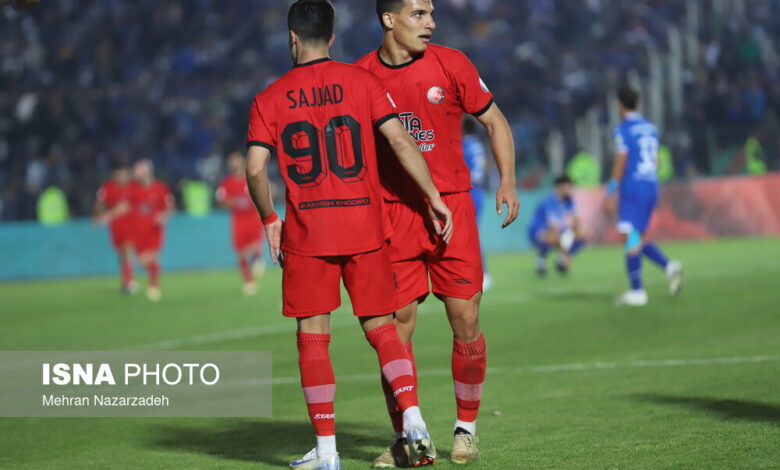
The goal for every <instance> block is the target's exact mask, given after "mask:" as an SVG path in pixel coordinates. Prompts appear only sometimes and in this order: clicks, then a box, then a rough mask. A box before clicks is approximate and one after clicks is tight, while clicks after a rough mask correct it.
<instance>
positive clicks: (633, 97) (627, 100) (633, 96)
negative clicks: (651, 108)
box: [618, 86, 639, 110]
mask: <svg viewBox="0 0 780 470" xmlns="http://www.w3.org/2000/svg"><path fill="white" fill-rule="evenodd" d="M618 101H620V104H622V105H623V107H624V108H626V109H629V110H634V109H636V106H637V105H638V104H639V92H638V91H636V90H634V89H633V88H631V87H630V86H624V87H622V88H620V90H618Z"/></svg>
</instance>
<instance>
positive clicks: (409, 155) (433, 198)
mask: <svg viewBox="0 0 780 470" xmlns="http://www.w3.org/2000/svg"><path fill="white" fill-rule="evenodd" d="M379 131H380V132H381V133H382V134H383V135H384V136H385V138H387V141H388V142H389V144H390V147H391V148H392V149H393V152H394V153H395V154H396V155H397V156H398V161H399V162H400V163H401V165H402V166H403V167H404V170H406V172H407V173H408V174H409V176H411V177H412V179H413V180H414V182H415V183H417V186H418V187H419V188H420V189H421V190H422V192H423V194H424V195H425V197H426V198H428V205H429V206H430V208H431V210H432V214H431V218H432V219H433V226H434V227H435V229H436V233H437V235H440V236H441V237H442V238H443V239H444V242H445V243H449V241H450V239H451V238H452V230H453V227H452V212H450V210H449V208H447V206H446V205H445V204H444V202H443V201H442V200H441V195H440V194H439V190H438V189H437V188H436V185H435V184H434V183H433V177H431V172H430V170H429V169H428V164H427V163H426V162H425V158H424V157H423V155H422V153H420V148H419V147H418V146H417V144H415V142H414V140H413V139H412V137H411V136H410V135H409V133H408V132H407V131H406V129H405V128H404V125H403V124H402V123H401V121H399V120H398V119H390V120H388V121H387V122H385V123H383V124H382V125H381V126H379ZM439 221H443V222H444V225H443V226H442V225H441V224H440V223H439Z"/></svg>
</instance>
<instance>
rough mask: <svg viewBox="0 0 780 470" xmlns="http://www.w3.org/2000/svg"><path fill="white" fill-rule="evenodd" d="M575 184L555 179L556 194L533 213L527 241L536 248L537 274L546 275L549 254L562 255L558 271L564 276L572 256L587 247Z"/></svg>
mask: <svg viewBox="0 0 780 470" xmlns="http://www.w3.org/2000/svg"><path fill="white" fill-rule="evenodd" d="M573 189H574V188H573V185H572V182H571V179H569V177H568V176H566V175H563V176H559V177H558V178H556V179H555V191H554V192H553V193H552V194H551V195H549V196H547V197H546V198H544V199H542V201H541V202H540V203H539V205H538V206H536V209H535V210H534V215H533V218H532V219H531V225H530V226H529V227H528V238H529V239H530V240H531V243H532V244H533V245H534V247H536V252H537V258H536V273H537V274H538V275H540V276H544V275H545V274H547V253H549V251H550V249H551V248H553V249H556V250H558V252H559V255H558V259H557V260H556V261H555V268H556V269H557V270H558V272H559V273H561V274H566V273H568V272H569V268H570V267H571V260H572V257H573V256H574V255H575V254H577V252H578V251H580V250H581V249H582V247H584V246H585V237H584V235H583V233H582V230H581V227H580V222H579V220H578V219H577V214H576V211H575V206H574V199H572V191H573Z"/></svg>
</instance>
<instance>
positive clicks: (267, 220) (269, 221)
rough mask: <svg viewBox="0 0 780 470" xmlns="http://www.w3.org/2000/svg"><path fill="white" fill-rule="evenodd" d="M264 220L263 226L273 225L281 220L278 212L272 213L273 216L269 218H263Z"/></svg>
mask: <svg viewBox="0 0 780 470" xmlns="http://www.w3.org/2000/svg"><path fill="white" fill-rule="evenodd" d="M261 218H262V219H263V225H266V226H267V225H271V224H272V223H274V222H276V221H277V220H279V215H278V214H277V213H276V212H271V215H269V216H268V217H261Z"/></svg>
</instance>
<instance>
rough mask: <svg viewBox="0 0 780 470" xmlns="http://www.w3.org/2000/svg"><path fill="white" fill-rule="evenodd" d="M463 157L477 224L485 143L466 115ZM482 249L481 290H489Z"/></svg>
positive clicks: (484, 173)
mask: <svg viewBox="0 0 780 470" xmlns="http://www.w3.org/2000/svg"><path fill="white" fill-rule="evenodd" d="M463 158H464V159H465V160H466V165H467V166H468V167H469V171H470V172H471V190H469V194H470V195H471V200H472V201H473V202H474V213H475V214H476V216H477V224H479V219H480V217H481V216H482V208H484V207H485V189H484V187H485V180H486V179H487V157H486V153H485V144H483V143H482V142H481V141H480V140H479V137H477V125H476V124H475V121H474V119H472V118H471V117H466V119H464V120H463ZM480 250H481V251H482V269H483V271H484V273H483V274H484V276H483V277H482V290H483V291H489V290H490V288H491V287H493V279H492V278H491V277H490V274H488V270H487V264H486V261H485V250H484V249H482V247H481V246H480Z"/></svg>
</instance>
